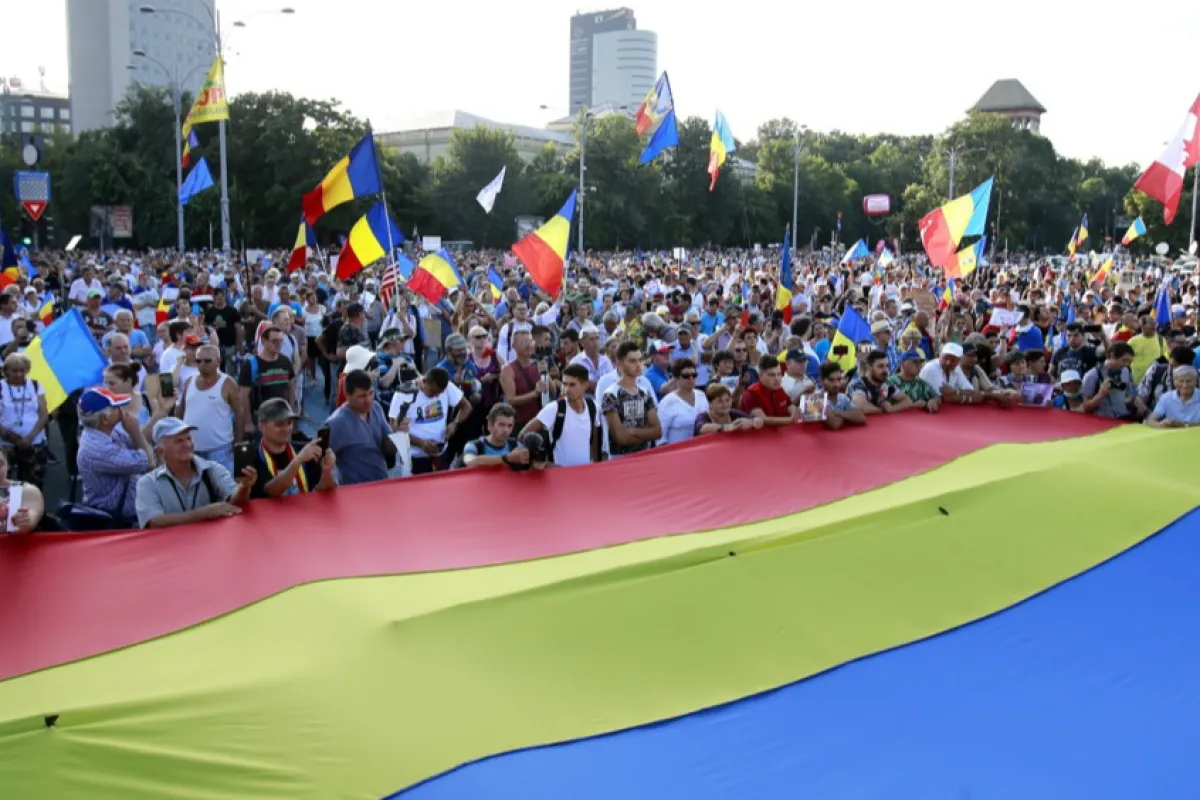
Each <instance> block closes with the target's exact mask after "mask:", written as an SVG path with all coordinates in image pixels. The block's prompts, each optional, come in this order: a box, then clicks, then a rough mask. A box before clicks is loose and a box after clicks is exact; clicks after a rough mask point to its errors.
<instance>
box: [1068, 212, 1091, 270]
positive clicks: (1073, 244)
mask: <svg viewBox="0 0 1200 800" xmlns="http://www.w3.org/2000/svg"><path fill="white" fill-rule="evenodd" d="M1087 238H1088V229H1087V214H1084V215H1083V220H1082V221H1080V223H1079V227H1078V228H1076V229H1075V232H1074V233H1072V234H1071V241H1069V242H1067V253H1068V254H1069V255H1070V257H1071V258H1070V260H1071V261H1074V260H1075V254H1076V253H1077V252H1078V251H1079V248H1081V247H1083V243H1084V242H1086V241H1087Z"/></svg>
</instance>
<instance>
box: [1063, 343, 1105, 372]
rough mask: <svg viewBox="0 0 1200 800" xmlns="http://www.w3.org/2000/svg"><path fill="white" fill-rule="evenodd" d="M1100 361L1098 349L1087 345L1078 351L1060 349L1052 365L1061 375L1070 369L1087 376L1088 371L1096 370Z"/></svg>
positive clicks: (1067, 348) (1066, 348) (1068, 348)
mask: <svg viewBox="0 0 1200 800" xmlns="http://www.w3.org/2000/svg"><path fill="white" fill-rule="evenodd" d="M1099 361H1100V357H1099V356H1097V355H1096V348H1094V347H1092V346H1091V345H1087V344H1085V345H1084V346H1083V347H1081V348H1079V349H1078V350H1072V349H1071V348H1070V347H1060V348H1059V349H1058V350H1056V351H1055V353H1054V358H1053V359H1051V363H1052V364H1053V365H1054V367H1055V368H1056V369H1057V370H1058V374H1059V375H1062V374H1063V372H1064V371H1065V370H1068V369H1073V370H1075V371H1076V372H1078V373H1079V374H1080V375H1086V374H1087V373H1088V370H1090V369H1092V368H1094V367H1095V366H1096V364H1098V363H1099Z"/></svg>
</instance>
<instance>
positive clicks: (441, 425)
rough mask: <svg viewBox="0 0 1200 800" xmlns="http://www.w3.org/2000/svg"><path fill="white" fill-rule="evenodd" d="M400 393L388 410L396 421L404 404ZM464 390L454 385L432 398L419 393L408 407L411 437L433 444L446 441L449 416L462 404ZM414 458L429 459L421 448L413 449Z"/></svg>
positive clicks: (389, 414)
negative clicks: (426, 440)
mask: <svg viewBox="0 0 1200 800" xmlns="http://www.w3.org/2000/svg"><path fill="white" fill-rule="evenodd" d="M401 397H402V396H401V395H400V393H398V392H397V393H396V394H395V395H394V396H393V397H392V405H391V407H390V408H389V409H388V417H389V418H390V419H395V418H396V416H397V415H398V414H399V413H400V406H401V405H402V404H403V401H402V399H401ZM462 399H463V393H462V390H461V389H459V388H458V387H457V386H455V385H454V384H453V383H449V384H447V385H446V390H445V391H444V392H442V393H441V394H439V395H438V396H436V397H430V396H428V395H427V394H425V393H424V392H417V399H416V400H414V401H413V404H412V405H410V406H409V407H408V414H407V415H406V416H407V419H408V420H409V422H410V423H411V427H410V428H409V431H408V433H409V436H417V437H419V438H421V439H428V440H430V441H433V442H445V441H446V423H447V422H448V421H449V420H448V416H449V415H450V414H451V413H452V412H454V410H455V409H456V408H458V404H459V403H461V402H462ZM412 457H413V458H429V456H428V455H426V453H425V451H424V450H422V449H421V448H419V447H415V446H414V447H413V448H412Z"/></svg>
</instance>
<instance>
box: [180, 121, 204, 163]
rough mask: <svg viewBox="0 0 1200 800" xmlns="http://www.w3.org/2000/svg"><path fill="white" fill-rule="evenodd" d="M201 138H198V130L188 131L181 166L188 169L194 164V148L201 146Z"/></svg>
mask: <svg viewBox="0 0 1200 800" xmlns="http://www.w3.org/2000/svg"><path fill="white" fill-rule="evenodd" d="M199 146H200V140H199V139H197V138H196V131H194V130H192V131H188V135H187V138H186V139H184V141H183V156H182V157H181V158H180V159H179V163H180V166H182V167H183V169H187V168H188V167H190V166H191V165H192V148H193V147H199Z"/></svg>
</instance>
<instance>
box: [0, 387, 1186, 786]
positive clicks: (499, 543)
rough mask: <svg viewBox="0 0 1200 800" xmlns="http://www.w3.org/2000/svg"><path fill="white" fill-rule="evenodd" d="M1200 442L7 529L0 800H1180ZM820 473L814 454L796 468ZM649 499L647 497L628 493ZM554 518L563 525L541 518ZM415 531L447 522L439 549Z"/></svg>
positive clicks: (780, 437)
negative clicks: (127, 523)
mask: <svg viewBox="0 0 1200 800" xmlns="http://www.w3.org/2000/svg"><path fill="white" fill-rule="evenodd" d="M428 413H430V414H433V413H442V414H445V413H448V409H445V408H442V409H441V411H440V412H438V411H437V410H436V409H435V408H434V405H430V406H429V408H428ZM1198 449H1200V430H1196V429H1194V428H1193V429H1187V430H1179V431H1161V430H1153V429H1150V428H1146V427H1144V426H1139V425H1124V424H1121V423H1117V422H1114V421H1111V420H1105V419H1102V418H1098V417H1096V416H1093V415H1090V414H1064V413H1054V412H1045V413H1035V412H1033V411H1026V412H1016V413H1014V412H1013V411H1005V410H1001V409H996V408H991V407H980V406H958V405H953V404H946V405H943V406H942V409H941V410H940V411H939V413H938V414H936V415H930V414H923V413H906V414H886V415H880V416H877V417H873V418H872V419H871V421H870V424H869V425H868V426H865V427H860V428H846V429H843V430H840V431H826V430H825V429H824V428H823V426H821V425H819V424H802V425H792V426H789V427H787V428H783V429H776V430H767V431H753V432H747V433H744V434H739V435H737V436H719V435H712V436H700V437H696V438H693V439H689V440H688V441H686V442H681V443H679V444H676V445H672V446H671V447H665V448H660V449H657V450H656V451H655V452H654V453H652V454H646V455H643V456H638V457H636V458H623V459H619V460H617V461H611V462H608V463H606V464H603V465H598V466H583V467H574V468H567V469H552V470H546V471H544V472H536V473H532V474H530V473H527V472H526V473H514V472H511V471H509V470H458V471H454V472H451V473H448V474H446V475H444V476H441V477H439V478H438V479H437V480H402V481H385V482H380V483H373V484H365V485H360V486H356V487H353V488H352V489H349V490H344V489H343V490H335V491H332V492H309V493H304V494H298V495H295V496H292V497H289V498H288V499H287V500H286V501H285V502H270V501H258V500H255V501H251V502H250V503H248V504H246V505H245V506H244V510H243V513H242V514H240V515H238V516H234V517H227V518H223V519H219V520H212V521H207V522H198V523H192V524H188V525H183V526H180V527H177V528H174V529H172V530H171V531H170V533H169V535H163V533H162V532H161V531H156V530H135V531H125V532H119V533H98V534H89V535H87V536H29V537H20V541H17V537H11V536H9V537H4V540H3V541H0V576H2V577H3V578H4V579H5V581H4V586H5V607H6V608H7V609H10V610H9V611H8V612H7V613H3V614H0V641H2V642H4V646H3V647H2V648H0V731H2V732H3V734H2V735H3V737H4V743H5V746H6V748H8V750H7V752H8V753H9V757H7V758H2V759H0V786H3V787H4V792H3V793H4V795H5V797H6V798H13V800H16V799H17V798H21V799H24V798H36V799H37V800H43V799H44V800H163V798H178V797H183V796H186V797H193V798H229V799H230V800H249V798H254V800H301V799H303V800H309V799H310V798H311V799H314V800H315V799H317V798H320V799H321V800H325V798H368V799H370V800H375V799H378V800H382V798H395V800H433V799H434V798H487V799H488V800H492V799H493V798H496V799H505V798H580V800H583V799H585V798H586V799H587V800H593V799H597V800H598V799H600V798H604V799H605V800H607V799H608V798H629V799H630V800H642V799H643V798H655V799H657V798H664V799H665V798H822V799H825V798H849V797H855V798H868V797H869V798H946V797H964V796H967V795H968V794H969V795H970V796H973V797H978V796H987V797H1002V798H1024V797H1031V796H1037V797H1053V798H1112V797H1121V798H1125V797H1135V798H1141V797H1154V798H1158V797H1171V798H1176V797H1184V798H1186V797H1189V796H1192V792H1191V791H1190V789H1191V788H1192V787H1193V786H1194V785H1195V772H1196V770H1195V757H1194V754H1192V750H1191V748H1189V747H1187V746H1186V745H1184V744H1183V743H1184V742H1186V741H1188V736H1189V735H1190V733H1191V732H1193V731H1194V730H1195V729H1196V717H1195V710H1196V708H1197V707H1198V705H1200V685H1198V683H1197V681H1196V669H1195V668H1196V664H1197V657H1198V653H1200V649H1198V647H1197V644H1196V643H1195V642H1194V641H1193V639H1194V638H1195V637H1193V636H1189V635H1187V634H1186V632H1187V631H1188V630H1193V629H1194V627H1195V620H1196V619H1197V617H1198V616H1200V592H1198V591H1197V586H1196V564H1197V563H1200V512H1197V510H1196V507H1197V504H1198V503H1200V498H1198V496H1197V491H1196V487H1197V486H1200V459H1197V458H1196V457H1195V453H1196V451H1197V450H1198ZM798 451H803V452H812V453H819V454H820V457H819V458H808V459H795V458H792V459H791V460H789V461H788V468H787V469H786V470H783V469H780V468H779V465H780V459H783V458H788V456H789V454H794V453H796V452H798ZM714 465H726V466H732V465H736V468H733V469H730V468H723V469H714ZM1031 465H1036V467H1037V468H1036V469H1031V468H1030V467H1031ZM1116 465H1136V467H1137V471H1138V492H1139V500H1140V501H1143V502H1137V503H1131V502H1129V480H1130V476H1129V472H1130V470H1129V469H1128V468H1124V469H1122V468H1118V467H1117V466H1116ZM1081 486H1086V487H1088V502H1086V503H1064V502H1063V498H1064V497H1070V496H1073V495H1074V494H1077V493H1078V489H1079V487H1081ZM630 487H636V490H637V493H638V495H639V496H641V497H642V498H645V499H646V503H632V502H624V503H614V502H613V498H614V497H618V496H622V495H623V494H625V495H627V494H628V492H629V490H630ZM798 487H803V489H802V490H798ZM751 494H752V495H753V496H754V498H755V500H754V502H753V503H747V502H746V501H745V499H746V497H747V496H749V495H751ZM464 498H470V502H464ZM547 498H552V499H553V502H554V504H555V506H556V507H561V508H565V509H571V518H572V522H571V524H570V531H569V535H549V534H547V533H543V532H541V531H531V530H529V529H528V528H527V527H524V528H523V527H522V526H521V525H520V524H519V522H520V520H521V519H523V518H525V517H526V516H527V515H528V511H527V509H528V508H530V507H544V506H545V504H546V502H547ZM647 503H652V505H653V508H654V509H655V513H646V509H647ZM397 508H426V509H430V508H438V509H450V510H452V512H451V513H445V514H442V515H440V517H439V521H438V531H437V535H436V536H431V535H430V532H429V530H428V528H426V527H423V526H419V525H397V524H396V522H395V517H396V509H397ZM1015 508H1020V509H1021V511H1022V514H1021V520H1022V521H1021V524H1014V517H1013V514H1012V510H1013V509H1015ZM509 522H512V523H514V524H508V523H509ZM481 531H486V532H487V533H486V536H483V537H482V538H481V535H482V534H481ZM214 575H219V576H220V580H214V579H213V576H214ZM163 576H170V580H164V579H163ZM55 585H63V586H69V587H70V589H71V590H70V591H69V592H59V593H56V594H55V595H54V597H53V598H52V600H48V599H47V597H46V587H47V586H55ZM16 609H19V610H20V613H15V610H16ZM1131 717H1132V718H1131ZM1132 722H1136V723H1137V724H1131V723H1132ZM1079 753H1087V754H1088V757H1087V758H1079V757H1078V754H1079ZM1148 776H1149V777H1148ZM1148 784H1152V786H1151V787H1150V790H1149V791H1147V789H1146V787H1147V785H1148ZM1032 787H1036V788H1037V791H1036V792H1033V791H1031V788H1032ZM1176 790H1178V791H1176Z"/></svg>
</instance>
